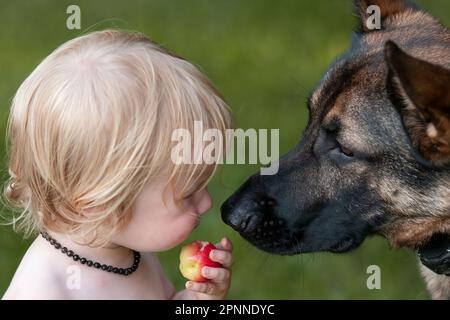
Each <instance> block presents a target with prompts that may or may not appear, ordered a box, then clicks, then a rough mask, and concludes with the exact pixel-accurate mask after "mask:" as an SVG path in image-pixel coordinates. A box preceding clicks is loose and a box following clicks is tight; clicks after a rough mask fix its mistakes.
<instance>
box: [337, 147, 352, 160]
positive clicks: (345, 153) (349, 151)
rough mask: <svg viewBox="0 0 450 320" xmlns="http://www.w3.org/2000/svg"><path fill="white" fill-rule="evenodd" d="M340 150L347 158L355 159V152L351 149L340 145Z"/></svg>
mask: <svg viewBox="0 0 450 320" xmlns="http://www.w3.org/2000/svg"><path fill="white" fill-rule="evenodd" d="M339 148H340V151H341V152H342V153H343V154H344V155H346V156H347V157H353V156H354V154H353V152H352V151H351V150H350V149H348V148H346V147H344V146H343V145H341V144H339Z"/></svg>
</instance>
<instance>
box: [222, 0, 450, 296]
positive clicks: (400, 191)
mask: <svg viewBox="0 0 450 320" xmlns="http://www.w3.org/2000/svg"><path fill="white" fill-rule="evenodd" d="M354 2H355V8H356V11H357V15H358V17H359V20H360V27H359V30H358V32H355V33H354V35H353V41H352V47H351V49H350V50H349V51H348V52H347V53H345V54H344V55H343V56H342V57H340V58H339V59H337V60H336V62H334V63H333V64H332V65H331V67H330V68H329V70H328V71H327V72H326V74H325V76H324V77H323V79H322V80H321V82H320V84H319V85H318V86H317V88H316V89H315V90H314V92H313V93H312V94H311V96H310V97H309V99H308V108H309V120H308V124H307V127H306V129H305V130H304V132H303V137H302V138H301V140H300V142H299V143H298V145H297V146H295V147H294V148H293V149H292V150H291V151H290V152H289V153H287V154H286V155H284V156H283V157H281V158H280V159H279V171H278V173H277V174H276V175H272V176H269V175H260V174H259V173H258V174H255V175H253V176H251V177H250V178H249V179H248V180H247V181H246V182H245V183H244V184H243V185H242V186H241V187H240V188H239V189H238V190H237V191H236V192H235V193H234V194H233V195H231V197H230V198H229V199H228V200H227V201H226V202H225V203H224V204H223V205H222V207H221V211H222V219H223V220H224V222H225V223H227V224H229V225H230V226H231V227H233V228H234V229H235V230H236V231H238V232H239V233H240V234H241V236H242V237H243V238H245V239H246V240H247V241H249V242H250V243H252V244H253V245H255V246H256V247H257V248H259V249H262V250H264V251H266V252H269V253H274V254H281V255H293V254H298V253H307V252H319V251H329V252H334V253H344V252H348V251H350V250H352V249H355V248H356V247H358V246H359V245H360V244H361V243H362V241H363V240H364V238H365V237H366V236H368V235H371V234H378V235H382V236H384V237H385V238H386V239H387V240H388V241H389V243H390V245H391V246H392V247H409V248H412V249H420V248H422V247H424V246H426V245H428V244H429V243H430V240H431V239H432V238H433V237H434V236H435V235H448V234H450V71H449V70H450V29H448V28H446V27H445V26H443V25H442V24H440V23H439V22H438V21H437V20H436V19H435V18H433V17H432V16H431V15H430V14H428V13H426V12H425V11H423V10H422V9H421V8H419V7H418V6H417V5H416V4H414V3H412V2H410V1H408V0H354ZM370 5H377V6H378V7H379V9H380V13H381V22H382V23H381V28H379V29H375V30H371V29H370V28H369V27H368V25H367V24H366V21H367V19H368V18H369V17H370V15H369V14H368V13H367V12H368V10H367V9H368V7H369V6H370ZM369 9H370V8H369ZM447 262H448V261H447ZM422 272H423V274H424V277H425V279H426V282H427V286H428V289H429V291H430V292H431V295H432V297H433V298H434V299H445V298H450V277H448V276H446V275H439V274H437V273H435V272H432V271H431V270H430V269H428V268H426V267H424V266H422Z"/></svg>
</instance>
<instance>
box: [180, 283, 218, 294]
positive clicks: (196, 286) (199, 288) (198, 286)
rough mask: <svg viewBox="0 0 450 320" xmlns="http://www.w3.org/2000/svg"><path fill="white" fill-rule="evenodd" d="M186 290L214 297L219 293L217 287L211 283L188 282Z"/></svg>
mask: <svg viewBox="0 0 450 320" xmlns="http://www.w3.org/2000/svg"><path fill="white" fill-rule="evenodd" d="M186 288H187V289H189V290H192V291H196V292H201V293H206V294H209V295H214V294H216V293H218V292H217V291H218V290H217V287H216V285H215V284H214V283H211V282H195V281H188V282H186Z"/></svg>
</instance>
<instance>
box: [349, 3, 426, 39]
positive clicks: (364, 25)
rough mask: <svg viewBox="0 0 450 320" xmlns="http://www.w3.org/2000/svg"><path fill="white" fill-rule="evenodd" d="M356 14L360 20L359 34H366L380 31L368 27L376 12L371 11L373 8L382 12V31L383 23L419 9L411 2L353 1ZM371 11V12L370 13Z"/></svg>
mask: <svg viewBox="0 0 450 320" xmlns="http://www.w3.org/2000/svg"><path fill="white" fill-rule="evenodd" d="M353 3H354V6H355V10H356V14H357V16H358V18H359V24H360V27H359V32H360V33H366V32H370V31H376V30H378V29H372V28H370V27H369V25H368V21H369V19H370V17H371V16H372V15H373V14H374V11H372V10H370V9H371V6H377V7H378V8H379V9H380V10H379V12H380V19H381V26H380V27H381V29H382V28H383V24H384V23H383V21H384V20H385V19H386V18H388V17H391V16H393V15H396V14H398V13H401V12H403V11H406V10H410V9H418V7H417V6H416V5H415V4H414V3H413V2H412V1H409V0H353ZM368 11H369V12H368Z"/></svg>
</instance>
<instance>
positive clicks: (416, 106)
mask: <svg viewBox="0 0 450 320" xmlns="http://www.w3.org/2000/svg"><path fill="white" fill-rule="evenodd" d="M385 57H386V61H387V64H388V67H389V75H388V85H387V87H388V92H389V93H390V97H391V100H392V101H393V103H394V105H395V106H396V107H397V108H398V109H399V111H400V114H401V116H402V120H403V124H404V127H405V129H406V131H407V132H408V134H409V137H410V139H411V142H412V143H413V145H414V147H415V148H416V150H417V151H419V153H420V154H421V155H422V156H423V157H424V158H425V159H427V160H430V161H431V162H432V163H434V164H436V165H443V164H449V163H450V70H447V69H445V68H443V67H441V66H438V65H435V64H431V63H428V62H426V61H423V60H419V59H417V58H414V57H412V56H410V55H408V54H407V53H405V52H404V51H403V50H401V49H400V48H399V47H398V46H397V45H396V44H395V43H394V42H392V41H388V42H387V43H386V45H385Z"/></svg>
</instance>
